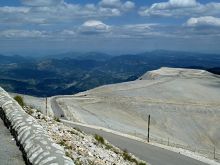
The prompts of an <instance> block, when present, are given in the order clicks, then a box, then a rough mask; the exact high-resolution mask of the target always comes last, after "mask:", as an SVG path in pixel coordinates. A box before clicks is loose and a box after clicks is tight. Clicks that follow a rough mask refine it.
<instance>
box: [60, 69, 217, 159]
mask: <svg viewBox="0 0 220 165" xmlns="http://www.w3.org/2000/svg"><path fill="white" fill-rule="evenodd" d="M57 102H58V103H59V105H60V106H61V108H62V110H63V111H65V114H66V116H67V117H68V119H69V120H72V121H76V122H81V123H86V124H91V125H97V126H101V127H106V128H109V129H113V130H116V131H119V132H124V133H127V134H131V135H135V136H138V137H142V138H146V135H147V117H148V115H149V114H150V115H151V139H152V140H154V141H157V142H159V143H166V144H167V143H168V138H169V144H172V145H174V146H177V147H179V146H181V147H184V148H186V149H190V150H191V149H193V150H194V149H196V150H200V151H202V152H204V154H208V155H209V156H210V157H213V147H214V146H215V147H216V151H217V153H220V140H219V139H220V78H219V76H216V75H214V74H211V73H209V72H206V71H203V70H193V69H179V68H161V69H159V70H155V71H151V72H148V73H146V74H145V75H143V76H142V77H141V78H140V79H139V80H137V81H133V82H126V83H120V84H113V85H106V86H102V87H98V88H95V89H92V90H89V91H86V92H83V93H79V94H76V95H74V96H69V97H62V96H60V97H59V98H58V99H57ZM177 144H178V145H177ZM179 144H180V145H179ZM219 156H220V155H219Z"/></svg>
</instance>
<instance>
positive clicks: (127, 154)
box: [122, 150, 146, 165]
mask: <svg viewBox="0 0 220 165" xmlns="http://www.w3.org/2000/svg"><path fill="white" fill-rule="evenodd" d="M122 156H123V158H124V160H128V161H130V162H132V163H135V164H136V165H146V163H144V162H138V161H137V160H136V159H135V158H133V157H132V156H131V155H130V154H129V153H128V152H127V150H124V152H123V155H122Z"/></svg>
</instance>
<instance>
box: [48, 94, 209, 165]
mask: <svg viewBox="0 0 220 165" xmlns="http://www.w3.org/2000/svg"><path fill="white" fill-rule="evenodd" d="M62 97H63V96H62ZM64 97H71V96H64ZM57 98H58V97H53V98H51V108H52V110H53V112H54V115H55V116H57V117H59V118H60V117H61V115H63V114H64V112H63V111H62V109H61V108H60V107H59V105H58V103H57V102H56V99H57ZM64 119H66V117H62V119H61V121H62V122H63V123H64V124H65V125H68V126H71V127H74V128H79V129H81V130H83V131H84V132H86V133H88V134H99V135H101V136H103V137H104V138H105V139H107V140H108V141H109V142H110V143H112V144H113V145H115V146H117V147H119V148H121V149H126V150H127V151H128V152H130V153H132V154H134V155H135V156H137V157H139V158H140V159H142V160H145V161H147V162H149V163H150V164H151V165H207V164H206V163H203V162H200V161H198V160H195V159H192V158H189V157H187V156H184V155H181V154H178V153H175V152H172V151H169V150H165V149H162V148H159V147H156V146H152V145H150V144H147V143H143V142H140V141H137V140H133V139H130V138H126V137H123V136H120V135H116V134H113V133H109V132H106V131H104V130H100V129H95V128H91V127H86V126H82V125H78V124H74V123H72V122H68V121H67V120H64Z"/></svg>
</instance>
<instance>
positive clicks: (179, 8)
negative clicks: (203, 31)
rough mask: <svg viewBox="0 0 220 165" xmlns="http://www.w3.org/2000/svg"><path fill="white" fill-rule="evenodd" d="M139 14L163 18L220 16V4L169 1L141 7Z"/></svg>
mask: <svg viewBox="0 0 220 165" xmlns="http://www.w3.org/2000/svg"><path fill="white" fill-rule="evenodd" d="M139 14H140V15H141V16H163V17H178V16H205V15H219V14H220V3H214V2H209V3H206V4H202V3H199V2H198V1H196V0H169V1H167V2H160V3H154V4H152V5H151V6H148V7H141V9H140V10H139Z"/></svg>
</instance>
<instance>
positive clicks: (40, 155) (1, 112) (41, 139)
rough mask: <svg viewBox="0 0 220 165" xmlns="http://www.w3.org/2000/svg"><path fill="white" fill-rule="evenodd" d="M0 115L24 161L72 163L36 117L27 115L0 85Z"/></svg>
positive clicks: (56, 164) (40, 164) (32, 163)
mask: <svg viewBox="0 0 220 165" xmlns="http://www.w3.org/2000/svg"><path fill="white" fill-rule="evenodd" d="M0 116H1V118H2V119H3V121H4V123H5V124H6V126H7V127H8V128H9V129H10V131H11V132H12V134H13V136H14V137H15V139H16V141H17V144H18V145H19V147H20V149H21V150H22V152H23V154H24V157H25V159H26V160H25V161H26V163H27V164H30V165H74V162H73V161H72V160H71V159H70V158H69V157H67V156H65V151H64V149H63V148H62V147H61V146H59V145H58V144H56V143H55V142H54V141H53V140H52V139H51V138H50V136H49V135H48V133H47V131H46V130H44V128H43V127H42V126H41V125H40V124H38V122H37V121H36V119H34V118H33V117H32V116H30V115H28V114H27V113H26V112H25V111H24V110H23V109H22V108H21V107H20V105H18V103H17V102H16V101H15V100H14V99H13V98H11V97H10V96H9V95H8V93H7V92H6V91H4V90H3V89H2V88H1V87H0Z"/></svg>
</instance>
